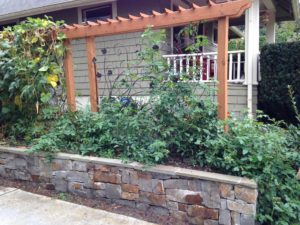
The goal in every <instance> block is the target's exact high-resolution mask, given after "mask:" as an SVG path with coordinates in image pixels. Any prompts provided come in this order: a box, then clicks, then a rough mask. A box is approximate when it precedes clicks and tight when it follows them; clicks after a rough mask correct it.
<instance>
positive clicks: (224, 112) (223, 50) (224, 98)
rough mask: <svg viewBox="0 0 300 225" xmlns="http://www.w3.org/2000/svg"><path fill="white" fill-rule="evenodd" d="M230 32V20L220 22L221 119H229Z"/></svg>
mask: <svg viewBox="0 0 300 225" xmlns="http://www.w3.org/2000/svg"><path fill="white" fill-rule="evenodd" d="M228 30H229V18H228V17H223V18H220V19H219V20H218V69H217V71H218V116H219V119H221V120H225V119H227V118H228V90H227V77H228Z"/></svg>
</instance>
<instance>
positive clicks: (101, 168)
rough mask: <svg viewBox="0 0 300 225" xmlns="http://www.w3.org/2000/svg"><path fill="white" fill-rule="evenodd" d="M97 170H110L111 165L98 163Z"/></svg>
mask: <svg viewBox="0 0 300 225" xmlns="http://www.w3.org/2000/svg"><path fill="white" fill-rule="evenodd" d="M95 170H96V171H101V172H110V167H109V166H107V165H96V166H95Z"/></svg>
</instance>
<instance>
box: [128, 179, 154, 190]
mask: <svg viewBox="0 0 300 225" xmlns="http://www.w3.org/2000/svg"><path fill="white" fill-rule="evenodd" d="M156 182H157V180H152V179H143V178H138V179H137V180H132V182H131V183H132V184H135V185H138V186H139V189H140V190H141V191H145V192H152V190H153V188H152V187H153V185H155V183H156Z"/></svg>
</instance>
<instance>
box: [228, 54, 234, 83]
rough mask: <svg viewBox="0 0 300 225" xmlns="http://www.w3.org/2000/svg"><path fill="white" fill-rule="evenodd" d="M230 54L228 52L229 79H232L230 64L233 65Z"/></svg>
mask: <svg viewBox="0 0 300 225" xmlns="http://www.w3.org/2000/svg"><path fill="white" fill-rule="evenodd" d="M232 59H233V57H232V54H229V81H232V78H233V76H232V66H233V60H232Z"/></svg>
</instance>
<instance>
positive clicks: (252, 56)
mask: <svg viewBox="0 0 300 225" xmlns="http://www.w3.org/2000/svg"><path fill="white" fill-rule="evenodd" d="M245 51H246V52H245V76H246V77H245V84H247V85H248V101H247V102H248V104H247V105H248V110H249V113H252V112H253V110H252V108H253V106H252V104H253V99H252V92H253V91H252V90H253V87H252V85H253V84H257V74H258V56H259V0H252V6H251V8H249V9H248V10H247V11H246V23H245Z"/></svg>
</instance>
